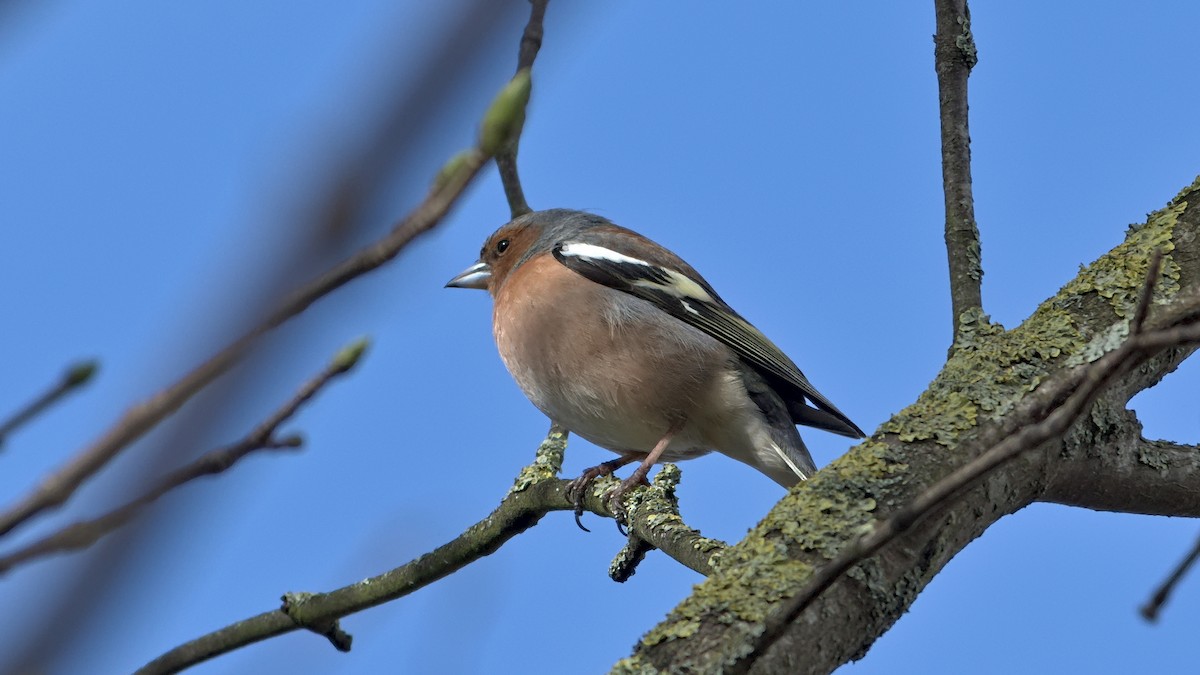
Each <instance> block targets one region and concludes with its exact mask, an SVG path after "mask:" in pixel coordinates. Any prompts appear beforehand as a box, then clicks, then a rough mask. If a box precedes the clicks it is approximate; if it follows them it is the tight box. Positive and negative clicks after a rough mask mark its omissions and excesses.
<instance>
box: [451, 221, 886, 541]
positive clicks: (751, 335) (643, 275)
mask: <svg viewBox="0 0 1200 675" xmlns="http://www.w3.org/2000/svg"><path fill="white" fill-rule="evenodd" d="M446 287H449V288H472V289H480V290H486V291H488V293H489V294H490V295H491V297H492V304H493V308H492V331H493V334H494V337H495V341H496V346H497V348H498V350H499V352H500V357H501V359H502V360H503V361H504V365H505V366H506V367H507V368H508V371H509V373H510V374H511V375H512V377H513V379H514V380H516V383H517V385H518V386H519V387H520V388H521V390H522V391H523V392H524V393H525V395H526V397H528V398H529V400H530V401H531V402H532V403H533V405H534V406H536V407H537V408H538V409H539V410H541V411H542V412H543V413H544V414H545V415H546V416H547V417H549V418H550V419H551V420H552V421H553V422H555V423H557V424H558V425H560V426H562V427H563V428H565V429H566V430H568V431H569V432H571V433H574V434H576V435H578V436H581V437H582V438H585V439H587V440H588V441H590V442H592V443H593V444H595V445H597V446H600V447H602V448H606V449H608V450H611V451H613V452H615V453H617V458H616V459H613V460H609V461H607V462H604V463H601V464H600V465H598V466H594V467H591V468H589V469H587V470H586V471H584V472H583V474H582V475H581V476H580V477H579V478H578V479H576V480H575V481H573V482H572V483H571V486H570V489H569V490H568V493H569V494H573V495H574V497H573V499H575V507H576V521H577V522H578V518H579V516H580V515H581V514H582V511H583V507H582V495H583V490H584V489H585V488H586V487H587V486H588V485H589V484H590V483H591V482H592V481H594V480H595V479H596V478H598V477H600V476H605V475H609V474H612V473H613V472H615V471H616V470H617V469H619V468H621V467H623V466H625V465H627V464H630V463H633V462H639V465H638V467H637V468H636V469H635V470H634V471H633V473H632V475H630V476H629V478H627V479H625V480H624V481H622V482H621V483H620V484H619V485H618V486H617V487H615V488H614V489H613V490H611V491H610V492H608V493H607V500H608V505H609V508H610V510H611V511H612V512H613V513H614V515H618V516H620V515H623V514H624V509H623V507H622V506H621V499H622V497H623V496H624V495H625V494H626V493H627V492H628V491H630V490H632V489H633V488H635V487H637V486H638V485H645V484H648V482H647V476H648V474H649V472H650V470H651V467H652V466H653V465H654V464H656V463H660V462H676V461H680V460H685V459H692V458H694V457H699V456H701V455H705V454H708V453H710V452H712V451H716V452H719V453H721V454H724V455H727V456H729V457H731V458H733V459H736V460H738V461H740V462H743V463H745V464H748V465H749V466H751V467H753V468H755V469H757V470H758V471H760V472H761V473H763V474H765V475H766V476H767V477H769V478H771V479H772V480H774V481H775V482H776V483H778V484H779V485H781V486H783V487H785V488H790V487H792V486H794V485H796V484H797V483H799V482H800V481H803V480H807V479H808V478H810V477H811V476H812V475H813V474H814V473H815V472H816V470H817V467H816V465H815V464H814V462H813V459H812V455H810V454H809V451H808V448H807V447H806V446H805V445H804V441H803V440H802V439H801V438H800V434H799V432H798V431H797V430H796V425H803V426H807V427H814V428H817V429H821V430H824V431H828V432H832V433H835V434H839V435H842V436H846V437H849V438H862V437H864V436H865V434H864V433H863V431H862V430H861V429H860V428H859V427H858V426H857V425H855V424H854V422H852V421H851V420H850V418H849V417H847V416H846V415H845V414H844V413H843V412H842V411H840V410H838V408H837V407H836V406H835V405H834V404H833V403H832V402H830V401H829V399H827V398H825V396H823V395H822V394H821V393H820V392H818V391H817V390H816V388H815V387H814V386H813V385H812V384H811V383H810V382H809V381H808V378H807V377H805V376H804V374H803V373H802V372H801V371H800V369H799V368H798V367H797V366H796V364H795V363H794V362H793V361H792V360H791V359H790V358H788V357H787V356H786V355H785V354H784V353H783V351H782V350H780V349H779V347H777V346H775V343H773V342H771V341H770V340H769V339H768V338H767V337H766V336H765V335H763V333H762V332H761V331H759V330H758V329H757V328H755V327H754V326H753V325H751V324H750V322H748V321H746V320H745V319H744V318H742V317H741V315H739V314H738V313H737V312H735V311H734V310H733V308H732V307H730V306H729V305H728V304H726V302H725V301H724V300H722V299H721V297H720V296H719V295H717V292H716V291H715V290H714V289H713V287H712V285H711V284H709V283H708V281H707V280H705V279H704V277H702V276H701V275H700V273H699V272H697V271H696V270H695V269H694V268H693V267H692V266H691V265H689V264H688V263H686V262H685V261H684V260H683V259H682V258H680V257H679V256H678V255H676V254H675V253H672V252H671V251H670V250H668V249H667V248H665V247H663V246H661V245H659V244H657V243H655V242H654V241H651V240H650V239H648V238H646V237H644V236H642V235H640V234H638V233H636V232H634V231H633V230H629V229H626V228H624V227H621V226H619V225H616V224H615V223H613V222H611V221H610V220H608V219H606V218H603V217H601V216H598V215H595V214H592V213H588V212H585V211H576V210H570V209H549V210H544V211H534V212H530V213H526V214H524V215H520V216H518V217H516V218H514V219H513V220H511V221H510V222H508V223H506V224H505V225H503V226H501V227H500V228H499V229H497V230H496V231H495V232H494V233H492V235H491V236H489V237H488V238H487V240H486V241H485V242H484V244H483V248H482V249H481V250H480V254H479V259H478V260H477V261H476V262H475V263H474V264H473V265H471V266H470V267H468V268H466V269H465V270H463V271H462V272H461V273H459V274H458V275H456V276H455V277H453V278H452V279H450V281H449V282H447V283H446ZM618 522H619V519H618ZM580 527H582V524H581V525H580ZM585 529H586V528H585Z"/></svg>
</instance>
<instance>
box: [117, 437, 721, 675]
mask: <svg viewBox="0 0 1200 675" xmlns="http://www.w3.org/2000/svg"><path fill="white" fill-rule="evenodd" d="M566 443H567V433H566V432H565V431H563V430H561V429H559V428H557V427H552V428H551V429H550V433H549V434H548V435H547V436H546V439H545V440H544V441H543V442H542V444H541V446H540V447H538V449H537V453H536V457H535V459H534V462H533V463H532V464H530V465H529V466H527V467H525V468H524V469H522V470H521V473H520V474H519V475H518V476H517V478H516V480H515V481H514V483H513V487H512V488H511V489H510V490H509V492H508V494H507V495H506V496H505V497H504V499H503V500H501V502H500V505H499V506H497V507H496V509H495V510H494V511H492V513H491V514H489V515H488V516H487V517H486V518H484V519H483V520H480V521H479V522H477V523H475V524H474V525H472V526H471V527H469V528H467V530H466V531H464V532H463V533H462V534H461V535H459V536H457V537H455V538H454V539H453V540H451V541H450V542H448V543H446V544H444V545H442V546H439V547H438V548H436V549H434V550H433V551H430V552H429V553H426V554H425V555H422V556H420V557H419V558H416V559H415V560H413V561H411V562H409V563H407V564H405V565H402V566H400V567H397V568H395V569H393V570H390V571H388V572H385V573H383V574H380V575H378V576H375V577H371V578H370V579H366V580H364V581H360V582H358V583H356V584H352V585H350V586H345V587H342V588H339V589H337V590H334V591H330V592H328V593H289V594H287V595H285V596H284V599H285V604H284V607H283V608H281V609H277V610H272V611H269V612H264V613H262V614H259V615H257V616H254V617H251V618H249V619H245V620H243V621H239V622H237V623H234V624H231V625H229V626H226V627H224V628H221V629H219V630H217V631H214V632H212V633H209V634H208V635H205V636H203V637H200V638H197V639H196V640H192V641H191V642H188V643H186V644H183V645H180V646H179V647H176V648H174V649H172V650H170V651H169V652H167V653H165V654H163V655H162V656H159V657H158V658H156V659H155V660H153V661H151V662H150V663H148V664H146V665H145V666H143V667H142V668H141V669H140V670H139V671H138V673H141V674H145V675H149V674H151V673H174V672H178V671H180V670H183V669H184V668H187V667H190V666H193V665H195V664H197V663H201V662H202V661H206V660H208V659H211V658H213V657H215V656H219V655H221V654H225V653H228V652H231V651H234V650H236V649H239V648H241V647H244V646H246V645H249V644H253V643H255V642H258V641H260V640H265V639H267V638H271V637H274V636H276V635H280V634H283V633H287V632H291V631H294V630H299V629H301V628H307V629H310V630H313V631H314V632H317V633H318V634H320V635H323V636H326V637H327V638H329V639H330V640H331V642H333V644H334V645H335V646H336V647H337V648H338V649H349V645H350V636H348V635H346V634H345V633H344V632H343V631H342V630H341V628H340V627H339V626H338V625H337V620H338V619H340V618H342V617H345V616H348V615H350V614H354V613H356V612H361V611H362V610H365V609H369V608H371V607H374V606H376V605H380V604H383V603H385V602H389V601H392V600H396V599H398V598H402V597H404V596H406V595H408V594H409V593H412V592H413V591H416V590H419V589H421V588H424V587H425V586H427V585H429V584H431V583H433V582H435V581H437V580H438V579H441V578H443V577H446V576H448V575H450V574H452V573H454V572H456V571H458V570H459V569H462V568H463V567H465V566H467V565H469V564H470V563H472V562H475V561H476V560H478V559H480V558H482V557H483V556H486V555H490V554H492V553H494V552H495V551H497V550H498V549H499V548H500V547H501V546H503V545H504V544H505V543H506V542H507V541H508V540H510V539H512V538H513V537H515V536H517V535H518V534H520V533H522V532H524V531H525V530H527V529H529V528H530V527H533V526H534V525H535V524H537V522H538V521H539V520H541V518H542V516H544V515H546V514H547V513H549V512H551V511H574V509H575V503H574V501H573V500H571V499H570V498H569V497H568V496H567V489H568V487H569V486H570V485H571V481H566V480H560V479H558V478H556V477H555V476H557V474H558V473H559V471H561V469H562V458H563V453H564V451H565V449H566ZM664 473H665V474H666V476H665V477H664V476H663V474H664ZM678 479H679V469H678V468H676V467H674V466H673V465H670V464H666V465H663V469H662V470H661V471H660V472H659V476H658V477H656V479H655V482H656V487H655V488H643V489H639V490H638V491H637V493H636V494H635V495H631V496H630V497H628V498H627V499H626V506H627V507H628V508H629V514H630V516H629V528H630V533H631V536H635V537H636V538H638V539H640V540H642V541H644V542H647V543H648V544H649V545H650V546H652V547H654V548H659V549H661V550H662V551H663V552H664V553H667V554H668V555H670V556H671V557H672V558H675V559H676V560H678V561H680V562H681V563H683V564H684V565H686V566H688V567H690V568H692V569H694V570H696V571H698V572H700V573H701V574H707V573H710V572H712V570H713V568H714V565H715V564H717V561H718V560H719V558H720V555H721V553H722V552H723V551H724V549H725V544H724V543H722V542H719V541H717V540H714V539H707V538H704V537H701V536H700V534H699V532H697V531H695V530H692V529H691V528H689V527H687V525H685V524H684V523H683V521H682V520H681V519H680V517H679V513H678V511H677V510H675V509H674V506H675V502H674V494H673V493H669V492H668V490H667V489H664V488H669V489H671V490H673V486H674V483H675V482H677V481H678ZM597 483H599V484H600V485H598V486H597V487H595V488H594V489H593V490H591V491H589V493H588V494H586V495H584V508H585V509H586V510H588V511H590V512H592V513H595V514H597V515H601V516H604V517H608V518H611V517H613V514H612V512H611V511H609V509H608V504H607V501H608V500H607V499H606V498H605V494H606V493H607V491H608V489H610V488H612V487H614V486H615V485H616V479H614V478H612V477H611V476H608V477H606V478H605V479H602V480H600V481H597ZM613 569H614V570H616V569H621V570H623V571H625V572H628V574H632V567H630V566H628V565H626V564H623V563H621V562H619V561H618V562H614V565H613Z"/></svg>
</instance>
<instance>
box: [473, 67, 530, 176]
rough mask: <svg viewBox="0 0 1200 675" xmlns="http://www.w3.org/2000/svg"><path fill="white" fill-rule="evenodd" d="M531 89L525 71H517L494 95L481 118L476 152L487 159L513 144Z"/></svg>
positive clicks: (518, 134)
mask: <svg viewBox="0 0 1200 675" xmlns="http://www.w3.org/2000/svg"><path fill="white" fill-rule="evenodd" d="M532 87H533V80H531V79H530V77H529V69H528V68H525V69H522V70H520V71H518V72H517V74H516V75H514V76H513V78H512V79H511V80H509V82H508V84H506V85H504V88H503V89H501V90H500V93H499V94H496V98H495V99H493V100H492V105H491V106H490V107H488V111H487V113H486V114H484V116H483V127H482V128H481V129H480V131H479V149H480V150H483V151H484V152H485V153H486V154H488V155H496V154H497V153H499V152H500V151H501V150H503V149H504V147H505V146H506V145H508V144H509V143H512V142H514V141H516V140H517V137H519V136H520V135H521V127H522V126H523V125H524V124H525V105H526V104H528V103H529V92H530V89H531V88H532Z"/></svg>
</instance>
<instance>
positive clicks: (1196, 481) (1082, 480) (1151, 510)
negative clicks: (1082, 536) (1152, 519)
mask: <svg viewBox="0 0 1200 675" xmlns="http://www.w3.org/2000/svg"><path fill="white" fill-rule="evenodd" d="M1127 414H1128V416H1129V417H1130V418H1131V419H1132V420H1133V422H1132V426H1133V427H1134V428H1133V429H1130V430H1129V432H1127V433H1123V434H1121V435H1118V436H1116V437H1114V438H1113V439H1112V440H1111V442H1109V443H1106V444H1103V445H1099V446H1090V447H1079V446H1078V445H1076V444H1071V445H1069V446H1067V448H1065V449H1064V452H1063V453H1062V457H1061V458H1060V459H1059V461H1058V462H1056V464H1055V466H1054V469H1053V472H1052V474H1051V476H1050V482H1049V483H1048V484H1047V485H1046V491H1045V494H1044V496H1043V497H1042V501H1047V502H1053V503H1056V504H1066V505H1067V506H1081V507H1083V508H1086V509H1095V510H1097V511H1120V512H1122V513H1144V514H1148V515H1158V516H1187V517H1192V518H1196V517H1200V446H1195V445H1181V444H1178V443H1171V442H1169V441H1152V440H1147V439H1145V438H1142V437H1141V435H1140V433H1138V432H1140V431H1141V425H1140V424H1137V420H1136V418H1134V417H1133V414H1132V413H1127ZM1103 419H1104V420H1106V421H1108V420H1111V419H1112V416H1111V415H1106V416H1103Z"/></svg>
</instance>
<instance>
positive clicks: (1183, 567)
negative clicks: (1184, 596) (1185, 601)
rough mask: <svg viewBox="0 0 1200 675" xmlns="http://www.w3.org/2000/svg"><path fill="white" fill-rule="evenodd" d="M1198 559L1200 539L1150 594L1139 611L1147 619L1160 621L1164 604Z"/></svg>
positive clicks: (1199, 558) (1199, 555)
mask: <svg viewBox="0 0 1200 675" xmlns="http://www.w3.org/2000/svg"><path fill="white" fill-rule="evenodd" d="M1197 560H1200V539H1197V540H1196V544H1195V545H1194V546H1192V550H1191V551H1189V552H1188V554H1187V555H1186V556H1184V558H1183V560H1182V561H1180V563H1179V565H1178V566H1176V567H1175V570H1174V571H1173V572H1171V575H1170V576H1168V577H1167V579H1166V581H1164V582H1163V583H1162V584H1161V585H1160V586H1159V587H1158V590H1156V591H1155V592H1154V595H1152V596H1150V599H1149V600H1147V601H1146V604H1145V605H1142V607H1141V608H1140V610H1139V611H1140V612H1141V614H1142V616H1143V617H1144V618H1145V619H1146V620H1147V621H1149V622H1151V623H1153V622H1155V621H1158V614H1159V612H1161V611H1162V608H1163V605H1165V604H1166V603H1167V600H1168V599H1170V597H1171V593H1172V592H1173V591H1174V590H1175V586H1176V585H1177V584H1178V583H1179V581H1180V580H1181V579H1183V577H1184V575H1186V574H1187V573H1188V570H1190V569H1191V567H1192V565H1195V564H1196V561H1197Z"/></svg>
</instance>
